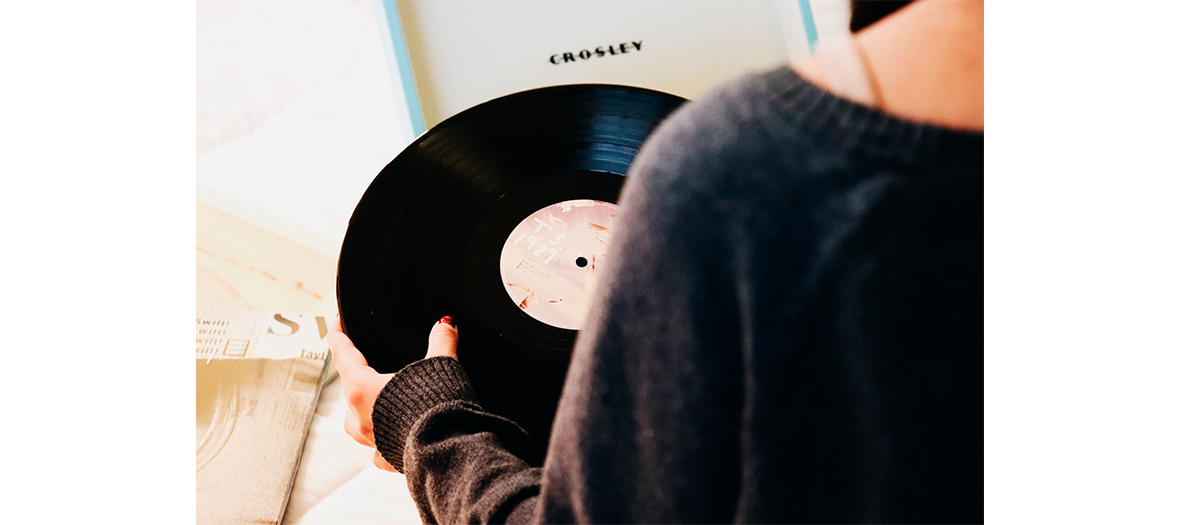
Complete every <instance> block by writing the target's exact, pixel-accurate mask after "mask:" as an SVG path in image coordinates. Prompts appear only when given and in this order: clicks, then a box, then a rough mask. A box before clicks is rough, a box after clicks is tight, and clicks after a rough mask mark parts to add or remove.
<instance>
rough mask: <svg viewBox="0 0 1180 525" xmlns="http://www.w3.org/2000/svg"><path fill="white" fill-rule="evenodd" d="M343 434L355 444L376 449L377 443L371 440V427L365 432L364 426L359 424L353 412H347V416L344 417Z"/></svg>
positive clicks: (358, 419)
mask: <svg viewBox="0 0 1180 525" xmlns="http://www.w3.org/2000/svg"><path fill="white" fill-rule="evenodd" d="M344 432H346V433H347V434H348V436H349V437H351V438H352V439H353V440H354V441H356V442H357V443H360V444H362V445H364V446H366V447H369V448H377V443H376V442H375V441H374V440H373V429H372V427H369V429H368V432H366V431H365V425H364V424H362V423H361V421H360V418H358V417H357V415H356V411H354V410H349V411H348V415H346V416H344Z"/></svg>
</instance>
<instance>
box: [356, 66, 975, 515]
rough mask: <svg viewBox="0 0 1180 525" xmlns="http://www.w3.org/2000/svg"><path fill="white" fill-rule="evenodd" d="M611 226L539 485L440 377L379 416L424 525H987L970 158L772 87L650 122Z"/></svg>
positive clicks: (930, 136) (718, 93)
mask: <svg viewBox="0 0 1180 525" xmlns="http://www.w3.org/2000/svg"><path fill="white" fill-rule="evenodd" d="M620 206H621V210H620V215H619V217H618V227H617V230H616V233H615V235H614V238H613V240H612V245H611V247H610V250H611V252H610V254H611V255H610V256H611V260H613V261H615V262H614V265H613V267H612V268H611V269H610V271H609V272H608V274H607V275H605V276H603V277H602V281H601V283H600V288H599V292H598V297H597V299H596V300H597V303H596V305H595V307H594V308H592V311H591V314H590V317H589V318H588V320H587V323H586V327H585V328H584V329H583V330H582V331H581V332H580V334H579V337H578V341H577V344H576V346H575V349H574V353H573V359H572V362H571V365H570V369H569V374H568V376H567V379H566V383H565V387H564V390H563V393H562V398H561V402H560V405H559V407H558V411H557V416H556V419H555V422H554V428H553V433H552V438H551V440H550V443H549V449H548V454H547V458H546V460H545V463H544V464H543V465H541V466H531V465H529V464H528V463H526V461H525V460H523V459H521V458H522V457H527V456H526V450H527V448H528V443H529V441H528V440H529V437H528V436H527V435H526V434H525V433H524V432H523V431H522V430H521V429H520V427H519V426H517V425H516V424H514V423H513V422H511V421H509V420H507V419H504V418H502V417H499V416H497V415H495V414H491V413H488V412H486V411H485V410H483V409H482V408H481V407H480V405H479V403H478V401H477V400H478V397H479V393H478V392H474V391H472V389H471V387H470V385H469V384H468V382H467V379H466V376H465V374H464V372H463V369H462V367H461V365H460V364H459V363H458V362H457V361H455V360H452V359H450V358H435V359H429V360H423V361H418V362H415V363H413V364H410V365H409V366H407V367H406V368H405V369H403V370H401V371H400V372H398V374H397V375H396V376H395V377H394V378H393V380H391V381H390V383H389V384H388V386H386V388H385V390H384V391H383V392H382V393H381V396H380V397H379V398H378V401H377V404H376V406H375V408H374V411H373V421H374V427H375V434H376V441H377V446H378V449H379V450H380V451H381V453H382V455H383V456H384V457H385V458H386V459H387V460H388V461H389V462H390V463H392V464H394V465H395V466H396V467H397V468H398V469H399V470H401V471H402V472H404V473H405V475H406V480H407V482H408V484H409V488H410V491H411V493H412V494H413V496H414V499H415V501H416V502H417V503H418V506H419V509H420V511H421V514H422V518H423V520H424V521H425V522H428V523H468V522H480V523H494V522H509V523H526V522H528V523H538V522H543V523H559V522H561V523H564V522H612V523H640V522H653V523H673V522H705V523H722V522H756V523H783V522H982V521H983V135H982V134H977V133H966V132H957V131H953V130H948V129H943V128H938V127H932V126H926V125H920V124H916V123H913V122H906V121H902V120H899V119H896V118H893V117H890V116H887V115H885V114H883V113H880V112H877V111H874V110H871V109H868V108H865V107H862V106H859V105H856V104H854V103H851V102H848V101H845V100H843V99H840V98H837V97H835V96H833V95H831V94H829V93H827V92H826V91H823V90H821V89H819V88H818V87H816V86H814V85H812V84H810V83H807V82H806V81H804V80H802V79H801V78H800V77H798V76H797V75H796V74H794V73H793V72H792V71H791V70H789V69H786V68H781V69H776V70H773V71H769V72H765V73H762V74H757V75H751V76H748V77H746V78H743V79H741V80H740V81H738V82H735V83H732V84H730V85H727V86H724V87H723V88H721V89H718V90H715V91H714V92H712V93H710V94H708V95H707V96H704V97H702V98H700V99H699V100H697V101H695V102H692V103H689V104H686V105H685V106H684V107H682V108H681V109H680V110H678V111H677V112H676V113H675V114H674V115H672V116H671V117H670V118H668V119H667V120H666V121H665V122H664V123H663V124H661V126H660V127H659V129H658V130H657V131H656V132H655V133H654V134H653V135H652V137H651V138H650V139H649V140H648V142H647V143H646V144H645V146H644V148H643V150H642V151H641V152H640V154H639V156H638V157H637V158H636V161H635V163H634V165H633V166H632V168H631V172H630V173H629V176H628V178H627V182H626V185H625V187H624V189H623V194H622V197H621V202H620ZM460 321H461V320H460ZM461 347H462V338H461V337H460V348H461Z"/></svg>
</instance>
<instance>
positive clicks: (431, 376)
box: [373, 357, 475, 472]
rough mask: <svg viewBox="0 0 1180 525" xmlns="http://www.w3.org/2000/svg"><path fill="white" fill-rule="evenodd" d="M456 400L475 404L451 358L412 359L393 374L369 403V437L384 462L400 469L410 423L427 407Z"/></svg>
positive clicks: (467, 386) (472, 395) (469, 388)
mask: <svg viewBox="0 0 1180 525" xmlns="http://www.w3.org/2000/svg"><path fill="white" fill-rule="evenodd" d="M456 400H459V401H468V402H471V403H475V392H474V391H473V390H472V389H471V383H470V381H469V380H468V379H467V373H466V372H464V371H463V366H462V365H460V364H459V361H456V360H455V359H452V358H450V357H432V358H430V359H423V360H420V361H414V362H413V363H410V364H408V365H406V367H405V368H403V369H401V370H400V371H399V372H398V373H396V374H394V376H393V379H390V380H389V383H387V384H386V385H385V388H384V389H382V390H381V394H380V395H378V396H377V400H376V402H375V403H374V404H373V437H374V440H375V441H376V442H377V450H379V451H381V455H382V456H383V457H385V461H388V462H389V463H390V464H391V465H393V466H394V467H395V468H397V470H398V471H399V472H401V471H402V465H403V464H404V458H403V455H404V453H405V449H406V439H407V438H408V437H409V435H410V430H411V429H412V428H414V424H415V423H417V422H418V420H419V419H420V418H421V417H422V416H423V415H425V414H426V412H428V411H429V410H430V409H432V408H434V407H436V406H438V405H441V404H443V403H446V402H448V401H456Z"/></svg>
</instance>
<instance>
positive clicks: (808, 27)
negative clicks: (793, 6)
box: [799, 0, 819, 53]
mask: <svg viewBox="0 0 1180 525" xmlns="http://www.w3.org/2000/svg"><path fill="white" fill-rule="evenodd" d="M799 13H800V14H802V15H803V30H804V31H806V32H807V49H808V50H809V51H811V52H813V53H814V52H815V42H816V41H817V40H819V34H818V33H816V31H815V18H813V17H812V16H811V0H799Z"/></svg>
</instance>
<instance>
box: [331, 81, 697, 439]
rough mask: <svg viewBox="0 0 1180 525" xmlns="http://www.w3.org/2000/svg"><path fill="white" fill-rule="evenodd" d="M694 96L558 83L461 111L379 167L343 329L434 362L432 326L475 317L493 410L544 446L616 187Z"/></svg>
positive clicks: (381, 348) (364, 206)
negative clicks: (427, 346) (428, 336)
mask: <svg viewBox="0 0 1180 525" xmlns="http://www.w3.org/2000/svg"><path fill="white" fill-rule="evenodd" d="M683 102H684V99H682V98H679V97H676V96H673V95H669V94H667V93H660V92H657V91H652V90H648V89H642V88H636V87H629V86H613V85H600V84H599V85H585V84H584V85H566V86H552V87H546V88H540V89H535V90H529V91H524V92H520V93H514V94H511V95H507V96H504V97H501V98H498V99H495V100H491V101H488V102H485V103H483V104H480V105H478V106H475V107H472V108H469V109H467V110H466V111H463V112H461V113H459V114H457V115H455V116H453V117H451V118H449V119H447V120H446V121H444V122H441V123H439V124H438V125H437V126H435V127H433V128H432V129H431V130H430V131H427V132H426V133H425V134H423V135H422V136H420V137H418V138H417V139H416V140H415V141H414V142H413V143H412V144H410V145H409V146H407V147H406V148H405V149H404V150H402V152H401V153H400V154H398V156H397V157H396V158H394V159H393V161H392V162H390V163H389V164H388V165H387V166H386V167H385V168H384V169H383V170H381V173H380V174H378V175H377V177H376V178H375V179H374V180H373V182H372V184H370V185H369V188H368V189H367V190H366V191H365V194H364V196H363V197H362V198H361V200H360V202H359V203H358V204H357V207H356V210H355V211H354V212H353V214H352V217H351V219H350V220H349V223H348V231H347V233H346V234H345V237H344V242H343V244H342V246H341V249H340V262H339V271H338V273H337V280H336V297H337V299H338V301H339V308H340V317H341V322H342V325H343V330H344V331H345V332H346V333H347V334H348V338H349V339H350V340H351V341H352V342H354V343H355V344H356V348H359V349H360V351H361V352H363V353H364V358H365V359H366V365H365V366H368V367H371V368H372V369H373V370H375V371H376V372H382V373H393V372H397V371H398V370H401V369H402V368H403V367H405V366H406V365H408V364H410V363H412V362H414V361H417V360H419V359H421V357H422V353H421V352H422V350H421V348H422V346H421V345H422V343H421V340H422V339H421V338H422V336H423V335H424V334H423V328H424V327H425V326H428V325H429V324H430V323H434V322H435V321H436V320H437V319H438V318H439V317H441V316H442V315H444V314H445V315H451V316H455V317H456V318H459V319H462V320H463V330H464V334H463V338H464V346H463V350H462V352H463V369H464V370H465V372H466V374H467V376H468V377H469V379H470V381H471V386H472V388H473V389H474V390H475V392H476V393H477V394H478V396H479V402H480V405H482V406H483V407H484V408H485V409H486V410H487V411H488V412H490V413H493V414H496V415H498V416H502V417H505V418H507V419H510V420H512V421H513V422H515V423H518V424H519V425H521V426H522V427H523V428H524V429H525V430H526V431H527V432H528V433H529V436H530V437H531V439H532V441H533V444H534V446H535V449H536V450H534V451H533V452H534V455H535V456H537V457H539V458H543V457H544V454H545V451H546V449H547V445H548V440H549V434H550V430H551V428H552V426H553V417H554V414H555V413H556V411H557V404H558V399H559V398H560V396H561V390H562V384H563V383H564V382H565V375H566V370H567V368H568V367H569V363H570V355H571V353H572V351H573V347H574V340H575V338H576V337H577V335H578V331H579V330H580V329H581V328H582V324H583V323H584V321H585V319H586V317H587V314H588V313H589V309H590V305H591V298H592V297H593V296H594V289H595V288H596V284H597V280H598V277H599V276H600V275H602V272H605V271H608V268H609V267H610V258H609V256H608V250H607V247H608V245H609V243H610V239H611V236H612V231H613V224H614V220H615V217H616V215H617V213H618V206H617V204H618V200H619V194H620V191H621V189H622V187H623V181H624V178H625V175H626V173H627V170H628V168H629V167H630V166H631V162H632V161H633V160H634V158H635V156H636V154H638V152H639V149H640V147H641V146H642V145H643V143H644V141H645V140H646V139H647V137H648V135H650V134H651V132H652V130H654V129H655V128H656V126H657V125H659V123H660V122H661V121H662V120H664V118H665V117H667V116H668V114H670V113H671V112H672V111H674V110H675V109H676V108H677V107H679V106H680V105H681V104H682V103H683Z"/></svg>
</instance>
